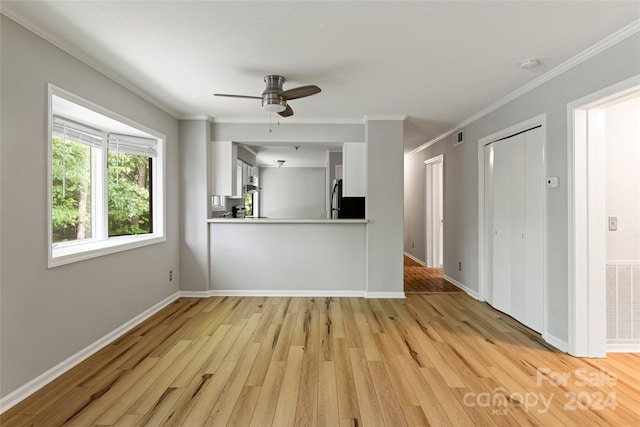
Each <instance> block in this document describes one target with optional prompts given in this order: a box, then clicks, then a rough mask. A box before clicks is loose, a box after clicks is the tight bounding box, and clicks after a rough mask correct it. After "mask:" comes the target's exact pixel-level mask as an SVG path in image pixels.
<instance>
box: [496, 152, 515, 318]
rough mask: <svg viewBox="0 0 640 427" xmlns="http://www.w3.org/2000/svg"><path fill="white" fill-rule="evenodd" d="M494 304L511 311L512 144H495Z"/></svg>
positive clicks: (498, 307)
mask: <svg viewBox="0 0 640 427" xmlns="http://www.w3.org/2000/svg"><path fill="white" fill-rule="evenodd" d="M492 234H493V260H492V264H493V265H492V267H493V268H492V270H493V306H494V307H495V308H497V309H498V310H500V311H503V312H505V313H511V144H509V142H508V140H502V141H498V142H495V143H494V144H493V233H492Z"/></svg>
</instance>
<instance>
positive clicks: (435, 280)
mask: <svg viewBox="0 0 640 427" xmlns="http://www.w3.org/2000/svg"><path fill="white" fill-rule="evenodd" d="M442 274H443V273H442V268H427V267H425V266H423V265H422V264H420V263H418V262H417V261H414V260H413V259H411V258H409V257H408V256H406V255H405V256H404V291H405V292H406V293H412V294H413V293H419V294H426V293H432V292H445V293H449V292H463V291H462V289H460V288H458V287H457V286H455V285H453V284H452V283H450V282H448V281H447V280H445V279H444V278H443V277H442Z"/></svg>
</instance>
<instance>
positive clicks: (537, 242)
mask: <svg viewBox="0 0 640 427" xmlns="http://www.w3.org/2000/svg"><path fill="white" fill-rule="evenodd" d="M525 137H526V142H525V147H526V167H525V168H526V178H525V179H526V184H525V187H526V201H525V212H526V225H525V231H524V234H525V238H526V248H527V251H526V262H525V265H526V272H525V277H526V278H527V279H526V282H525V284H526V290H525V295H526V301H527V303H526V306H525V319H526V322H524V323H525V324H526V325H527V326H529V327H530V328H531V329H533V330H535V331H538V332H541V331H542V330H543V319H544V191H545V172H544V134H543V131H542V128H536V129H532V130H530V131H529V132H527V133H526V134H525Z"/></svg>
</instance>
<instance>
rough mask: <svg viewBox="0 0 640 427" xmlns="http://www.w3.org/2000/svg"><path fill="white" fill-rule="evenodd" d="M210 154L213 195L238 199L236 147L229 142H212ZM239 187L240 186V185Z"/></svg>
mask: <svg viewBox="0 0 640 427" xmlns="http://www.w3.org/2000/svg"><path fill="white" fill-rule="evenodd" d="M212 144H213V149H212V150H211V153H212V157H213V159H212V162H211V164H212V165H213V171H212V174H211V175H212V180H213V182H212V188H213V194H215V195H218V196H227V197H240V196H239V194H238V174H237V165H238V146H237V145H236V144H234V143H233V142H231V141H214V142H213V143H212ZM240 185H241V184H240Z"/></svg>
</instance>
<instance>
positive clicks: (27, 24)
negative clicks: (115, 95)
mask: <svg viewBox="0 0 640 427" xmlns="http://www.w3.org/2000/svg"><path fill="white" fill-rule="evenodd" d="M0 5H1V10H0V12H1V13H2V14H3V15H5V16H6V17H7V18H9V19H11V20H12V21H15V22H16V23H17V24H19V25H21V26H23V27H24V28H26V29H27V30H29V31H31V32H32V33H34V34H36V35H37V36H39V37H41V38H43V39H44V40H46V41H47V42H49V43H51V44H52V45H54V46H55V47H57V48H58V49H60V50H62V51H63V52H65V53H67V54H68V55H71V56H72V57H74V58H75V59H77V60H78V61H80V62H82V63H83V64H85V65H87V66H89V67H90V68H92V69H94V70H95V71H97V72H98V73H100V74H102V75H104V76H105V77H107V78H108V79H110V80H112V81H114V82H115V83H117V84H119V85H120V86H122V87H124V88H125V89H127V90H129V91H130V92H132V93H133V94H135V95H137V96H139V97H140V98H142V99H143V100H145V101H147V102H148V103H150V104H152V105H154V106H155V107H157V108H159V109H161V110H162V111H164V112H165V113H167V114H169V115H170V116H172V117H174V118H176V119H177V118H179V117H180V114H179V113H178V111H177V110H174V109H173V108H172V107H170V106H168V105H167V104H165V103H163V102H160V101H159V100H158V99H156V98H155V97H153V96H151V95H149V94H148V93H146V92H144V91H142V90H141V89H140V88H139V87H137V86H136V85H134V84H132V83H131V82H130V81H129V80H128V79H126V78H124V77H122V76H120V75H119V74H117V73H115V72H113V71H110V70H108V69H107V68H106V67H104V66H103V65H102V64H101V63H100V62H98V61H96V60H94V59H93V58H91V57H90V56H88V55H86V54H85V53H84V52H82V51H81V50H80V49H78V48H76V47H75V46H73V45H72V44H70V43H68V42H66V41H64V40H63V39H61V38H60V37H58V36H55V35H53V34H51V33H49V32H48V31H45V30H43V29H42V28H40V27H39V26H38V25H36V24H35V23H33V21H31V19H30V18H28V17H25V16H24V15H22V14H21V13H19V12H17V11H15V10H13V8H12V7H11V4H10V3H7V2H0Z"/></svg>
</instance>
